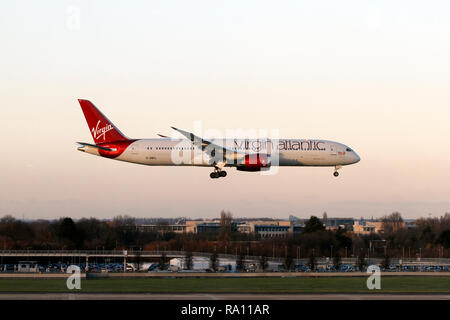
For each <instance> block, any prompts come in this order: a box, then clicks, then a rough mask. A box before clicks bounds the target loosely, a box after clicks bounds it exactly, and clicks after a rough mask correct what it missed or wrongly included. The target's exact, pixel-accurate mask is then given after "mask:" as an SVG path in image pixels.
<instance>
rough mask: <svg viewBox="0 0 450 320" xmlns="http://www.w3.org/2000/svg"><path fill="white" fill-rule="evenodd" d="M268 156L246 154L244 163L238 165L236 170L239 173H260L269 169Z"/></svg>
mask: <svg viewBox="0 0 450 320" xmlns="http://www.w3.org/2000/svg"><path fill="white" fill-rule="evenodd" d="M269 167H270V156H269V155H267V154H260V153H255V154H247V155H246V156H245V158H244V163H242V164H241V165H238V166H237V167H236V168H237V169H238V170H240V171H261V170H264V169H269Z"/></svg>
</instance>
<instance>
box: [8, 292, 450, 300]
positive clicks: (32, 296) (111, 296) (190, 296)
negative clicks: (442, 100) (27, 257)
mask: <svg viewBox="0 0 450 320" xmlns="http://www.w3.org/2000/svg"><path fill="white" fill-rule="evenodd" d="M0 300H450V294H376V293H374V294H336V293H333V294H252V293H242V294H238V293H186V294H160V293H0Z"/></svg>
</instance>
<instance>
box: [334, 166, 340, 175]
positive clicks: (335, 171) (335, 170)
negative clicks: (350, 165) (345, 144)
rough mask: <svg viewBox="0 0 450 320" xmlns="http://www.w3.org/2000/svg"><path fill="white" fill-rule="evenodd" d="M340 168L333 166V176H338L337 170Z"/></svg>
mask: <svg viewBox="0 0 450 320" xmlns="http://www.w3.org/2000/svg"><path fill="white" fill-rule="evenodd" d="M340 168H342V166H335V167H334V172H333V176H335V177H338V176H339V172H338V170H339V169H340Z"/></svg>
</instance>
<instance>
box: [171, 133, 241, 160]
mask: <svg viewBox="0 0 450 320" xmlns="http://www.w3.org/2000/svg"><path fill="white" fill-rule="evenodd" d="M171 128H172V129H174V130H175V131H178V132H179V133H181V134H182V135H183V136H185V137H186V138H187V139H189V140H191V141H192V143H193V144H194V146H196V147H197V148H199V149H201V150H202V151H203V152H206V153H207V154H208V155H209V156H211V157H212V158H216V159H223V160H224V161H226V162H233V161H235V160H237V159H241V158H244V157H245V153H242V152H237V151H236V150H232V149H229V148H226V147H224V146H221V145H218V144H216V143H214V142H211V141H208V140H205V139H203V138H201V137H199V136H196V135H195V134H193V133H190V132H187V131H184V130H181V129H178V128H175V127H171ZM216 163H218V162H217V161H216Z"/></svg>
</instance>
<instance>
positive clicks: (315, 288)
mask: <svg viewBox="0 0 450 320" xmlns="http://www.w3.org/2000/svg"><path fill="white" fill-rule="evenodd" d="M366 280H367V278H248V279H237V278H231V279H223V278H185V279H170V278H157V279H149V278H144V279H126V278H125V279H124V278H122V279H92V280H91V279H89V280H85V279H82V281H81V290H68V289H67V287H66V280H65V279H1V280H0V292H69V291H70V292H74V291H78V292H85V293H93V292H102V293H126V292H128V293H450V277H407V276H405V277H386V278H382V279H381V290H368V289H367V287H366Z"/></svg>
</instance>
